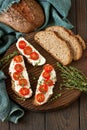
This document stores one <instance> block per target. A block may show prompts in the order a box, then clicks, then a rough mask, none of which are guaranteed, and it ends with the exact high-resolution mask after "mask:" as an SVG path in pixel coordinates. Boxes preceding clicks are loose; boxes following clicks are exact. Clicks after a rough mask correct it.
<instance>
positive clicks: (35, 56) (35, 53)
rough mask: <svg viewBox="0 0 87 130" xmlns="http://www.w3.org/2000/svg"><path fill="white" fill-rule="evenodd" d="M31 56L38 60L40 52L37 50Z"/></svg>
mask: <svg viewBox="0 0 87 130" xmlns="http://www.w3.org/2000/svg"><path fill="white" fill-rule="evenodd" d="M30 58H31V59H32V60H38V58H39V54H38V53H37V52H32V53H31V54H30Z"/></svg>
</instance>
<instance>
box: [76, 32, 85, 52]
mask: <svg viewBox="0 0 87 130" xmlns="http://www.w3.org/2000/svg"><path fill="white" fill-rule="evenodd" d="M75 36H76V37H77V38H78V40H79V42H80V43H81V45H82V48H83V50H85V49H86V43H85V41H84V39H83V38H82V37H81V36H80V35H79V34H77V35H75Z"/></svg>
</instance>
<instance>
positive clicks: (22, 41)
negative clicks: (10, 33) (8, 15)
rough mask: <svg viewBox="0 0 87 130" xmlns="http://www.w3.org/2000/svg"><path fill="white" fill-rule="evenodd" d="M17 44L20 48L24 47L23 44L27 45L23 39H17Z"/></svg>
mask: <svg viewBox="0 0 87 130" xmlns="http://www.w3.org/2000/svg"><path fill="white" fill-rule="evenodd" d="M18 44H19V48H20V49H24V48H25V46H26V45H27V44H26V42H25V41H24V40H21V41H19V43H18Z"/></svg>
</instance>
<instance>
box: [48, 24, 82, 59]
mask: <svg viewBox="0 0 87 130" xmlns="http://www.w3.org/2000/svg"><path fill="white" fill-rule="evenodd" d="M46 31H54V32H56V33H57V34H58V35H59V36H60V37H61V38H63V39H64V40H65V41H68V44H69V45H70V46H71V48H72V50H73V54H74V57H73V58H74V60H78V59H80V58H81V56H82V46H81V44H80V43H79V41H78V39H77V38H76V37H75V36H74V34H73V32H72V31H70V30H68V29H66V28H64V27H61V26H51V27H48V28H47V29H46Z"/></svg>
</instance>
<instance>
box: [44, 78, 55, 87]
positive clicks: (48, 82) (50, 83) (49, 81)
mask: <svg viewBox="0 0 87 130" xmlns="http://www.w3.org/2000/svg"><path fill="white" fill-rule="evenodd" d="M44 82H45V84H47V85H48V86H52V85H53V81H52V80H51V79H47V80H45V81H44Z"/></svg>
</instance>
